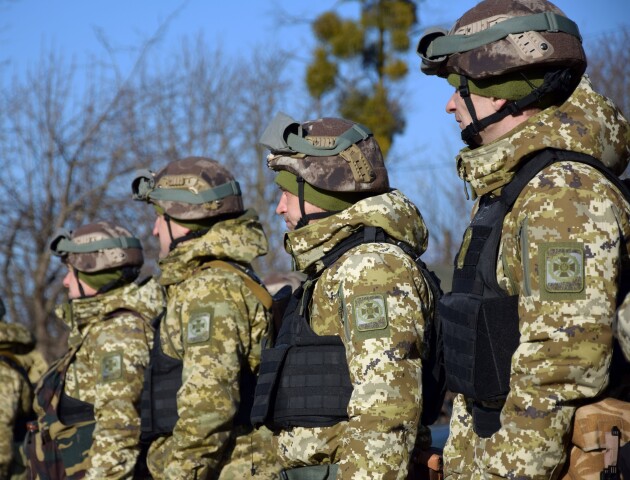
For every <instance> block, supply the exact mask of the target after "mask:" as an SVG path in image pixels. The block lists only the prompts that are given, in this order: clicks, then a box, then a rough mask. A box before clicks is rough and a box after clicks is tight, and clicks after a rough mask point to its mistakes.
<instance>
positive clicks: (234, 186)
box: [131, 157, 243, 221]
mask: <svg viewBox="0 0 630 480" xmlns="http://www.w3.org/2000/svg"><path fill="white" fill-rule="evenodd" d="M131 188H132V191H133V198H134V199H135V200H142V201H145V202H149V203H152V204H154V205H155V206H156V208H157V209H158V211H160V212H161V213H164V214H167V215H168V216H169V217H172V218H173V219H175V220H184V221H189V220H202V219H207V218H211V217H216V216H219V215H224V214H235V213H242V212H243V200H242V198H241V189H240V186H239V184H238V182H237V181H236V180H235V179H234V177H233V176H232V174H231V173H230V172H229V171H228V170H227V169H226V168H225V167H223V166H222V165H221V164H220V163H219V162H217V161H216V160H212V159H210V158H204V157H187V158H184V159H182V160H177V161H175V162H172V163H169V164H168V165H167V166H166V167H164V168H163V169H162V170H160V171H159V172H158V173H157V174H154V173H153V172H151V171H149V170H142V171H140V172H138V173H137V174H136V177H135V179H134V180H133V182H132V187H131Z"/></svg>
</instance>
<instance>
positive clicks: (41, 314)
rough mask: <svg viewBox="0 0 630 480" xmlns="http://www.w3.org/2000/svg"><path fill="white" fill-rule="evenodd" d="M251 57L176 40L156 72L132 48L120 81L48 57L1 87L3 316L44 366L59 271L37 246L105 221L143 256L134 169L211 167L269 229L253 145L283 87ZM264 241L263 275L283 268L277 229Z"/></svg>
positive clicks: (278, 68)
mask: <svg viewBox="0 0 630 480" xmlns="http://www.w3.org/2000/svg"><path fill="white" fill-rule="evenodd" d="M147 45H148V44H147ZM147 48H148V47H147ZM251 55H252V56H251V58H248V59H231V60H229V61H227V60H225V59H224V58H223V56H222V54H221V51H220V49H214V50H213V49H209V48H208V47H207V46H206V45H205V44H204V42H203V39H202V38H198V39H197V40H196V41H194V42H188V41H183V42H182V46H181V49H180V50H179V51H178V52H175V53H174V54H173V55H171V56H169V58H170V61H169V63H168V64H165V65H163V66H162V67H160V68H155V67H154V68H149V67H148V66H147V65H148V63H147V62H145V61H144V60H145V51H140V53H139V56H138V59H137V62H136V64H135V66H134V67H133V68H132V69H131V73H129V74H128V75H127V76H124V75H123V76H121V75H120V74H119V73H120V71H119V70H118V69H114V70H112V67H111V62H105V61H101V60H100V59H99V60H94V61H91V62H88V63H87V64H84V66H82V67H79V66H78V64H77V63H74V62H68V61H66V60H65V59H64V58H63V57H62V56H61V55H58V54H55V53H49V54H47V55H46V56H45V57H44V58H42V60H41V61H40V63H39V66H38V67H37V69H36V70H33V71H30V72H28V73H27V74H26V75H25V76H22V77H20V76H16V77H15V78H14V79H13V81H12V82H11V83H10V85H9V87H8V88H7V89H5V90H4V92H3V93H2V96H1V97H0V125H1V126H2V128H0V168H2V171H3V175H2V176H0V193H1V194H2V197H3V198H4V199H5V206H4V209H3V212H4V214H3V216H2V218H1V219H0V227H1V232H0V243H1V246H0V269H1V270H2V273H3V274H4V279H5V281H4V282H3V285H2V286H1V290H2V291H1V294H2V297H3V298H4V300H5V303H6V304H7V307H8V310H9V314H10V318H11V319H13V320H14V321H19V322H21V323H24V324H26V325H28V326H29V327H31V328H32V330H33V332H34V333H35V335H36V337H37V339H38V341H39V345H40V348H41V349H42V351H43V352H45V353H46V354H47V355H48V356H49V357H54V356H56V355H57V354H58V353H59V352H60V351H62V350H63V349H64V348H65V342H64V334H65V329H63V328H61V325H59V323H58V321H57V320H56V319H55V316H54V315H53V310H54V306H55V305H56V304H57V303H59V302H60V301H62V293H63V292H62V291H63V288H62V285H61V277H62V270H63V268H62V267H63V266H62V265H61V263H60V262H58V261H56V259H51V256H50V254H49V251H48V248H47V245H48V242H49V240H50V238H51V236H52V235H53V233H54V231H55V230H56V229H57V228H60V227H68V228H74V227H76V226H78V225H81V224H84V223H87V222H91V221H95V220H98V219H110V220H113V221H117V222H119V223H121V224H122V225H126V226H133V228H131V230H132V231H133V232H134V233H135V234H136V235H138V236H140V237H141V238H142V239H143V243H144V244H145V247H146V246H149V249H148V252H147V257H149V258H150V257H151V255H152V253H151V252H153V251H154V250H152V247H154V246H155V243H154V242H153V240H151V239H149V236H150V231H151V226H152V218H151V215H152V212H151V209H148V208H146V207H145V206H143V205H139V204H136V203H135V202H131V201H130V182H131V177H132V174H133V171H134V170H136V169H137V168H143V167H151V168H153V169H154V170H157V169H159V168H161V167H162V166H164V165H165V164H166V163H167V162H169V161H171V160H174V159H177V158H182V157H184V156H189V155H204V156H210V157H213V158H216V159H217V160H219V161H222V162H224V163H225V164H226V166H227V167H228V168H231V169H233V170H234V171H235V173H236V175H237V177H239V180H240V181H241V183H242V189H243V191H244V194H245V196H246V200H247V203H248V205H249V206H252V207H254V208H256V209H257V210H258V211H259V212H260V213H261V216H262V219H263V222H264V223H265V224H266V225H265V226H266V227H267V230H268V231H269V232H274V231H276V230H277V229H276V228H274V227H273V226H272V227H271V228H270V223H271V222H272V215H271V213H272V211H271V210H270V205H271V204H272V203H273V201H272V198H273V197H274V196H275V195H274V191H275V187H274V186H273V182H272V181H271V179H270V177H269V174H268V172H267V169H266V166H265V165H264V162H263V154H262V151H261V150H260V148H259V147H258V145H257V141H258V138H259V136H260V134H261V133H262V129H263V128H264V126H265V124H266V122H267V121H268V120H269V119H270V118H271V116H272V115H273V113H275V109H276V108H281V107H282V98H283V96H285V95H286V92H287V91H288V88H289V85H288V84H287V83H286V82H285V81H284V80H283V79H282V77H283V68H284V66H283V62H282V61H280V60H278V59H277V58H278V57H269V58H267V57H265V56H264V55H262V54H260V53H256V52H253V53H252V54H251ZM153 64H155V63H153ZM270 237H271V240H272V245H274V246H273V248H271V251H272V252H273V253H272V254H271V255H270V258H269V260H267V261H266V262H265V263H264V265H263V267H264V268H265V269H271V268H273V267H274V266H275V265H277V264H282V265H283V266H285V267H286V260H283V258H282V254H278V253H277V252H279V251H281V249H280V248H278V247H279V244H280V242H281V235H280V233H279V231H278V233H276V234H274V233H271V235H270ZM145 250H146V248H145ZM283 262H284V263H283ZM149 263H150V267H151V265H153V266H154V263H153V264H151V262H149ZM150 267H149V269H148V271H149V272H150V271H151V268H150ZM153 271H154V270H153ZM263 273H264V272H263Z"/></svg>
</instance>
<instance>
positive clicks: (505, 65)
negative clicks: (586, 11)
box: [418, 0, 586, 79]
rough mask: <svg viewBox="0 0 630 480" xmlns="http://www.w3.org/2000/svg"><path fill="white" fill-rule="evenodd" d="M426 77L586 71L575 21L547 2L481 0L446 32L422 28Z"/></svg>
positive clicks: (421, 50)
mask: <svg viewBox="0 0 630 480" xmlns="http://www.w3.org/2000/svg"><path fill="white" fill-rule="evenodd" d="M418 54H419V55H420V57H421V58H422V66H421V69H422V71H423V72H424V73H426V74H427V75H439V76H441V77H446V76H448V75H449V74H459V75H463V76H465V77H468V78H471V79H485V78H490V77H494V76H499V75H505V74H509V73H511V72H516V71H520V70H526V69H537V70H540V69H541V67H542V68H543V69H547V68H549V69H550V70H553V69H557V68H558V67H562V68H569V69H571V70H572V71H573V73H574V76H576V77H579V76H581V75H582V74H583V73H584V71H585V70H586V56H585V54H584V50H583V48H582V38H581V36H580V32H579V29H578V27H577V25H576V24H575V23H574V22H573V21H571V20H570V19H568V18H567V17H566V15H565V14H564V13H563V12H562V10H560V9H559V8H558V7H556V6H555V5H554V4H552V3H551V2H548V1H547V0H484V1H482V2H480V3H479V4H477V5H476V6H475V7H473V8H472V9H470V10H468V11H467V12H466V13H465V14H464V15H463V16H462V17H461V18H460V19H459V20H457V22H456V23H455V25H454V26H453V28H451V30H450V31H449V32H446V31H445V30H441V29H430V30H427V31H426V32H425V33H424V35H423V36H422V38H420V41H419V42H418Z"/></svg>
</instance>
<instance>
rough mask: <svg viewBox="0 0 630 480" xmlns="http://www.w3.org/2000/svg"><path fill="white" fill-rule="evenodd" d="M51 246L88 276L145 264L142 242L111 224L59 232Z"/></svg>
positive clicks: (89, 225)
mask: <svg viewBox="0 0 630 480" xmlns="http://www.w3.org/2000/svg"><path fill="white" fill-rule="evenodd" d="M49 247H50V250H51V252H52V253H53V254H54V255H57V256H59V257H61V258H63V259H64V260H65V261H66V263H68V264H69V265H71V266H72V267H74V268H75V269H76V270H78V271H79V272H85V273H96V272H101V271H103V270H111V269H115V268H123V267H141V266H142V264H143V262H144V258H143V255H142V244H141V243H140V240H138V239H137V238H135V237H134V236H132V235H131V233H129V231H128V230H127V229H125V228H123V227H120V226H118V225H114V224H113V223H110V222H96V223H90V224H88V225H84V226H82V227H79V228H77V229H76V230H75V231H73V232H69V231H67V230H59V231H57V232H56V233H55V235H54V236H53V239H52V240H51V241H50V244H49Z"/></svg>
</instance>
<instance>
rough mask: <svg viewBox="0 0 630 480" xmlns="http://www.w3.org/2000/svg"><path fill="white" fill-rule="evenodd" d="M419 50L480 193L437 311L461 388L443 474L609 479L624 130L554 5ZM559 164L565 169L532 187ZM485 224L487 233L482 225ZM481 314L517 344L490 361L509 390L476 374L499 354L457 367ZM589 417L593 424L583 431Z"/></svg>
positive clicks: (500, 8)
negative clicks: (442, 87) (492, 308)
mask: <svg viewBox="0 0 630 480" xmlns="http://www.w3.org/2000/svg"><path fill="white" fill-rule="evenodd" d="M418 53H419V54H420V55H421V57H422V58H423V64H422V70H423V72H424V73H427V74H437V75H439V76H441V77H445V78H447V79H448V82H449V83H450V84H451V85H453V86H455V87H456V92H455V93H454V94H453V96H452V97H451V99H450V100H449V102H448V103H447V106H446V108H447V111H448V112H449V113H453V114H454V115H455V119H456V120H457V121H458V122H459V123H460V126H461V128H462V139H463V140H464V142H466V143H467V144H468V145H469V146H470V147H471V148H466V149H464V150H462V151H461V152H460V154H459V155H458V157H457V169H458V173H459V176H460V177H461V178H462V179H464V180H465V181H466V182H469V184H470V185H471V186H472V188H473V192H474V195H475V196H476V197H479V201H478V202H477V204H476V205H475V213H476V214H475V215H474V217H473V220H472V222H471V226H470V227H469V228H468V229H467V231H466V233H465V235H464V241H463V243H462V246H461V248H460V252H459V253H458V255H457V258H456V261H455V275H454V283H453V292H452V293H450V294H448V295H446V296H445V297H443V298H442V299H441V301H440V306H439V311H440V316H442V326H443V329H444V330H443V331H445V332H446V331H447V330H448V331H449V333H448V334H445V335H444V357H445V363H446V371H447V376H448V378H449V384H450V385H451V387H452V388H453V387H455V388H456V389H458V391H459V392H466V395H464V394H463V393H461V394H460V395H458V396H457V397H456V399H455V402H454V406H453V412H452V417H451V430H450V436H449V439H448V441H447V444H446V446H445V449H444V458H445V471H446V474H447V478H466V479H470V478H472V479H477V478H515V479H516V478H519V479H520V478H523V479H524V478H528V479H530V478H531V479H547V478H558V477H559V476H561V475H564V474H570V475H574V477H572V478H577V477H575V475H577V476H578V477H579V478H581V479H587V478H588V479H596V478H597V479H598V478H599V472H600V471H601V470H602V468H603V466H604V465H603V463H604V462H603V461H604V454H603V449H604V445H603V442H601V441H600V438H603V437H604V435H605V433H608V432H609V431H610V428H609V427H608V425H609V424H608V422H609V421H619V422H620V423H622V418H623V416H624V414H625V413H626V412H627V411H628V408H630V405H629V404H628V403H624V402H623V401H621V400H618V399H622V398H623V394H621V395H619V396H618V397H615V398H612V394H613V393H614V394H615V395H617V392H618V390H619V389H618V388H616V387H619V386H623V385H617V384H616V382H609V378H610V377H611V375H613V374H616V372H615V371H614V369H613V368H611V360H612V359H613V335H612V333H613V332H612V328H613V318H614V314H615V309H616V306H617V301H618V298H617V297H618V293H619V289H620V285H621V273H622V272H621V268H622V265H624V266H625V265H627V253H626V252H627V251H628V245H627V243H628V241H629V239H630V222H629V218H630V206H629V205H628V203H627V202H626V200H625V199H624V196H623V195H622V193H621V192H620V188H622V187H621V184H620V183H619V181H618V179H615V178H614V176H615V175H620V174H621V173H622V172H623V170H624V169H625V167H626V166H627V163H628V159H629V157H630V128H629V125H628V122H627V121H626V119H625V118H623V116H622V115H621V113H620V111H619V110H618V109H617V108H616V107H615V106H614V105H613V104H612V103H611V102H610V101H609V100H607V99H606V98H604V97H602V96H601V95H598V94H597V93H595V92H594V91H593V90H592V88H591V85H590V82H589V80H588V78H587V77H584V76H583V73H584V71H585V69H586V56H585V54H584V50H583V48H582V44H581V36H580V33H579V29H578V27H577V25H576V24H575V23H574V22H573V21H571V20H570V19H568V18H567V17H566V16H565V15H564V13H563V12H562V11H561V10H559V9H558V8H557V7H556V6H555V5H553V4H552V3H551V2H549V1H547V0H528V1H523V0H483V1H482V2H480V3H479V4H477V5H476V6H475V7H473V8H472V9H470V10H468V11H467V12H466V13H465V14H464V15H462V17H460V19H459V20H458V21H457V22H456V23H455V25H454V26H453V27H452V28H451V30H450V31H449V32H439V31H436V30H432V31H427V32H426V33H425V35H423V37H422V38H421V39H420V42H419V43H418ZM480 112H481V113H483V114H484V116H483V118H478V117H477V115H480ZM550 158H553V159H555V160H558V159H559V161H557V162H556V163H550V164H549V163H548V164H547V166H546V167H544V168H542V170H540V171H539V172H537V173H536V174H535V175H534V176H533V178H532V177H530V176H529V173H531V171H530V169H532V171H533V170H535V167H536V165H537V164H539V163H538V162H542V161H543V160H547V159H550ZM580 160H582V162H580ZM588 162H592V164H590V165H589V164H588ZM598 164H602V168H603V166H605V167H608V170H607V171H606V172H604V171H603V170H602V169H600V168H598V167H599V165H598ZM526 174H528V175H526ZM530 178H531V180H529V179H530ZM523 180H524V183H526V184H525V186H524V188H523V189H522V190H521V191H520V193H518V192H517V191H516V192H514V191H513V190H520V188H515V187H516V186H519V187H520V183H521V181H523ZM514 193H516V194H518V197H517V198H516V199H515V202H514V203H513V204H511V201H512V198H511V197H512V194H514ZM505 199H509V200H508V201H504V200H505ZM496 205H499V206H500V208H495V209H494V210H493V207H494V206H496ZM501 205H505V207H503V206H501ZM504 211H507V213H503V212H504ZM496 212H499V213H498V214H497V213H496ZM477 213H479V214H477ZM484 214H487V215H488V218H492V222H491V221H490V220H487V223H484V221H485V220H484ZM493 215H498V218H497V219H496V220H497V221H496V223H495V218H494V217H493ZM495 227H496V229H495ZM484 229H485V230H486V231H488V230H491V231H492V233H491V234H489V237H488V238H491V240H492V241H491V240H487V241H486V242H485V243H483V242H481V243H483V249H481V250H480V247H479V246H478V244H476V243H475V242H476V240H475V238H476V239H477V240H478V239H479V238H480V237H482V235H483V230H484ZM495 230H496V231H497V232H498V234H499V235H497V237H498V238H496V240H497V243H498V245H497V247H496V250H495V249H494V245H495V244H494V243H493V242H494V240H495V237H494V236H493V234H494V232H495ZM482 240H483V239H482ZM479 252H480V253H479ZM495 252H496V253H495ZM475 254H476V255H477V256H478V258H479V260H476V259H473V258H471V257H474V256H475ZM484 267H485V268H484ZM466 269H468V271H467V270H466ZM470 270H473V274H470V275H469V277H466V274H467V273H468V272H469V271H470ZM624 273H625V272H624ZM471 277H472V281H471V280H470V278H471ZM455 280H456V281H457V282H455ZM475 282H476V283H475ZM496 299H499V300H501V301H508V302H509V304H508V303H506V305H509V307H503V308H501V309H498V308H497V310H499V311H500V312H501V316H499V315H494V316H493V315H492V314H491V313H486V312H484V315H482V314H478V313H477V311H473V310H474V307H475V302H477V304H476V305H481V306H480V307H479V311H481V309H482V307H487V306H488V305H492V301H495V300H496ZM456 302H460V303H459V306H460V310H457V303H456ZM483 302H485V304H484V303H483ZM449 309H450V310H449ZM466 314H468V315H469V316H470V317H474V319H475V321H477V322H478V323H477V325H476V326H474V327H473V329H474V330H473V334H472V335H471V334H469V333H468V334H467V333H465V332H466V331H467V330H466V329H465V328H463V327H461V328H459V329H457V328H456V324H457V323H458V322H459V321H460V320H461V319H462V318H463V317H464V316H465V315H466ZM486 317H489V318H490V320H491V321H493V322H495V323H496V327H495V329H494V330H491V331H490V333H488V334H486V338H488V339H491V340H492V339H497V338H500V339H501V341H502V342H503V343H508V342H510V341H513V342H514V343H513V347H514V348H507V349H505V351H507V352H508V355H506V358H507V359H506V361H505V362H500V364H499V363H495V364H494V368H495V370H496V371H497V372H499V373H500V374H501V375H503V374H505V377H501V380H503V379H504V380H505V383H506V384H505V385H500V388H497V389H494V390H490V389H487V390H484V389H483V388H484V385H482V384H481V383H482V382H477V381H476V376H478V375H479V372H477V371H476V369H477V368H478V367H479V365H480V364H481V365H487V363H486V362H488V361H495V362H496V359H497V358H500V354H495V350H493V349H487V351H474V352H473V353H472V355H469V354H468V353H467V354H466V356H464V355H462V356H461V357H460V358H466V359H467V358H469V357H470V360H469V363H472V364H473V367H470V368H469V369H468V371H466V369H465V368H460V367H465V366H464V365H463V361H462V360H459V359H458V358H457V355H458V354H459V351H461V350H462V349H463V347H464V346H466V344H465V342H464V341H459V340H462V339H464V340H466V341H468V339H469V338H472V342H470V343H469V344H472V345H473V347H474V346H475V338H474V335H479V334H480V332H482V329H481V328H480V327H479V326H478V325H479V324H481V323H482V322H483V321H484V320H487V318H486ZM461 325H464V326H466V327H468V326H469V325H468V324H466V323H465V322H461ZM512 329H513V330H512ZM469 330H471V329H469ZM505 332H509V334H506V333H505ZM466 335H467V336H468V337H466ZM477 338H478V337H477ZM454 340H457V341H454ZM484 341H485V340H483V339H482V340H481V341H479V340H477V345H478V344H479V343H480V342H484ZM489 343H490V345H492V342H489ZM495 344H496V341H495ZM502 347H503V345H499V348H497V349H496V350H497V351H498V350H500V349H501V348H502ZM467 348H468V347H467ZM458 361H459V362H461V363H458ZM491 368H493V367H492V366H488V369H491ZM471 372H472V373H471ZM609 383H614V384H611V385H608V384H609ZM620 383H621V382H620ZM607 387H610V388H608V389H607ZM615 389H616V390H617V392H613V390H615ZM488 392H489V393H488ZM486 394H487V396H484V395H486ZM609 396H610V398H608V397H609ZM609 400H614V401H612V402H611V401H609ZM626 400H627V399H626ZM584 405H586V406H585V407H584ZM580 406H582V408H579V409H578V408H577V407H580ZM593 406H597V408H592V409H591V410H592V411H591V413H585V412H586V410H588V409H590V408H591V407H593ZM576 409H577V412H576ZM596 410H599V411H600V413H601V414H598V413H595V412H596ZM581 415H583V416H585V417H589V416H591V415H592V416H591V418H587V420H588V421H587V422H585V423H581V419H580V416H581ZM587 424H588V428H587V429H586V432H585V433H587V434H588V435H587V436H588V437H590V439H589V441H588V442H584V438H579V437H580V432H581V431H583V430H584V425H587ZM625 430H627V429H625ZM629 434H630V432H628V431H626V432H623V438H622V443H625V442H626V441H627V440H628V435H629ZM592 439H595V441H594V442H593V441H591V440H592ZM570 442H572V444H573V446H570ZM580 449H582V452H581V453H580V452H579V450H580ZM569 451H570V452H571V454H570V461H568V462H567V459H568V458H569ZM582 453H584V454H585V455H582ZM586 457H593V460H592V461H590V460H588V459H587V458H586ZM565 462H566V465H565ZM587 462H588V463H590V465H587ZM598 462H599V463H598ZM563 465H564V471H563Z"/></svg>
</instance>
